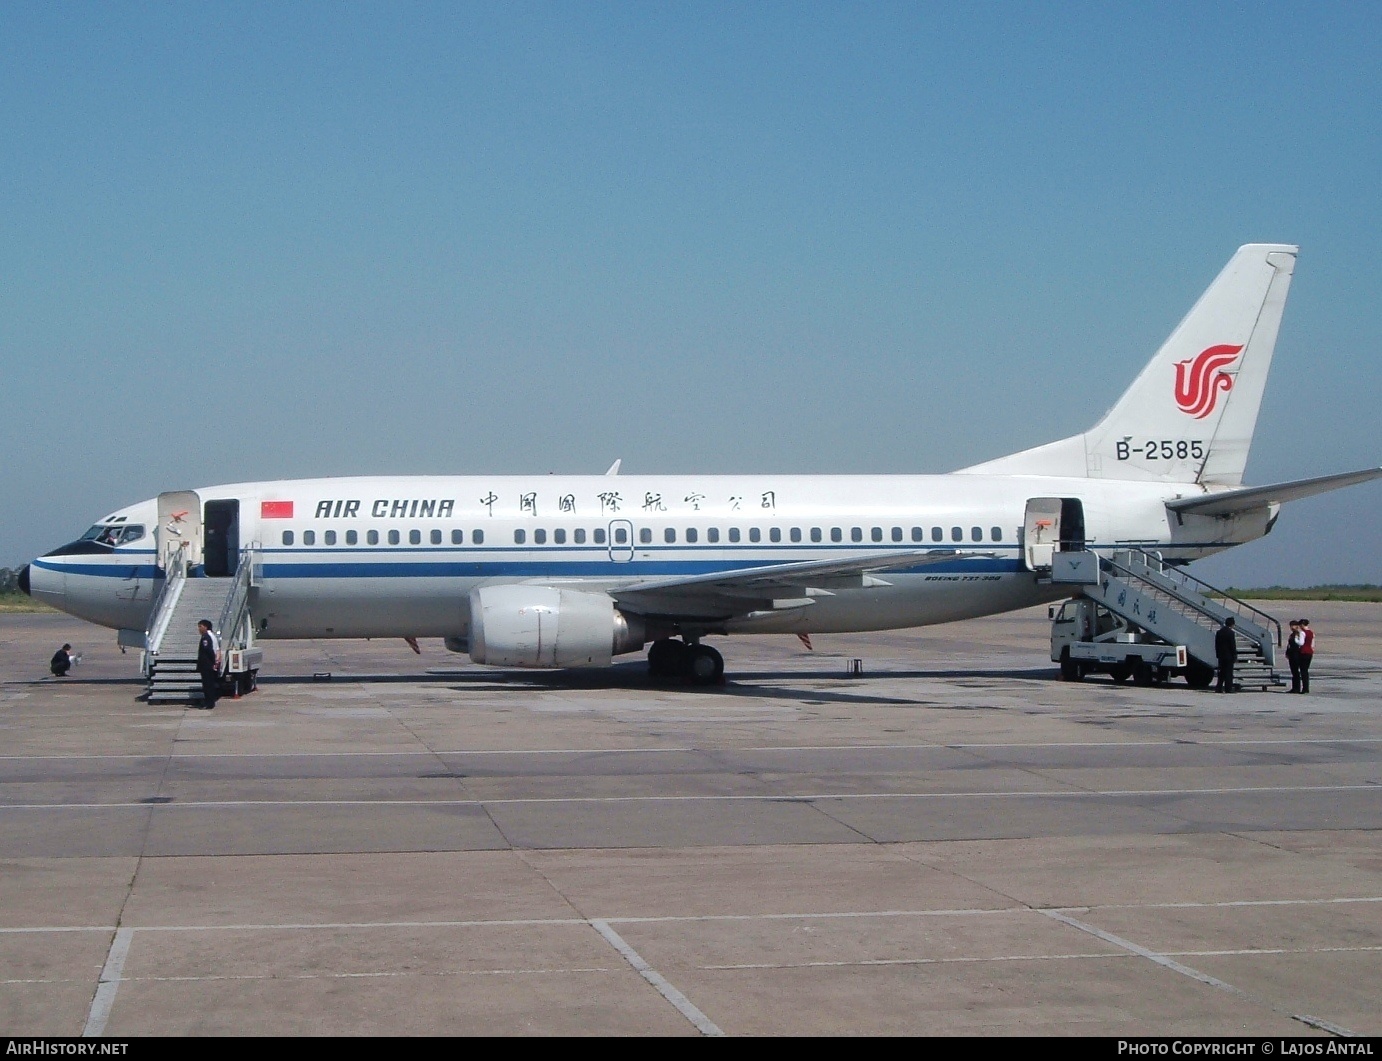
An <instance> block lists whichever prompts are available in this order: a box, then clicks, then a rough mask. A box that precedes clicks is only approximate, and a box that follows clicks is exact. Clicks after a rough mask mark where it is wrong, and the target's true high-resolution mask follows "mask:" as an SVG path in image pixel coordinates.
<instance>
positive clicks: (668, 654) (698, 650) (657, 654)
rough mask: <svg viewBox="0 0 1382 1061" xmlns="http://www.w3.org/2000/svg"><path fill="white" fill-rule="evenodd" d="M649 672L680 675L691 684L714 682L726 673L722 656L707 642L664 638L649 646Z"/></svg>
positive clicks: (655, 675) (710, 683)
mask: <svg viewBox="0 0 1382 1061" xmlns="http://www.w3.org/2000/svg"><path fill="white" fill-rule="evenodd" d="M648 674H649V675H651V676H652V677H654V678H680V679H683V680H685V681H688V682H690V683H691V684H692V685H715V684H716V683H717V682H719V681H720V680H721V679H722V678H724V676H725V658H724V656H722V655H720V654H719V653H718V652H716V651H715V650H714V649H713V648H711V647H710V646H709V645H702V644H694V645H688V644H687V643H686V642H685V641H677V640H675V639H673V638H670V637H668V638H663V639H662V640H661V641H654V642H653V643H652V646H651V647H650V648H649V649H648Z"/></svg>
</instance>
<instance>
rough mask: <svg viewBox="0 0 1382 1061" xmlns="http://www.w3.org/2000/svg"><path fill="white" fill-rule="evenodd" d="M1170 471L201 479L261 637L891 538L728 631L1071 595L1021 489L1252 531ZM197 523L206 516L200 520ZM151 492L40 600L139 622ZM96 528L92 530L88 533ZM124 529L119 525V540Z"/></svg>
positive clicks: (917, 617)
mask: <svg viewBox="0 0 1382 1061" xmlns="http://www.w3.org/2000/svg"><path fill="white" fill-rule="evenodd" d="M1200 490H1201V488H1200V487H1198V486H1195V485H1187V484H1178V483H1148V482H1125V481H1120V480H1108V479H1087V478H1080V479H1075V478H1070V479H1065V478H1052V477H1045V476H1024V475H1019V476H1012V475H982V474H966V473H958V474H950V475H898V476H881V475H879V476H874V475H858V476H819V475H811V476H802V475H749V476H554V475H548V476H491V477H485V476H467V477H448V476H406V477H378V478H338V479H311V480H295V481H274V482H261V483H240V484H234V485H228V486H221V487H212V488H208V489H201V490H198V491H196V494H197V495H198V497H199V499H200V501H201V503H202V504H203V505H205V504H206V503H208V502H215V501H224V502H231V501H233V502H238V513H237V519H236V522H235V524H234V527H233V545H234V546H235V547H237V548H240V547H245V546H251V545H252V546H254V547H255V548H256V549H257V554H258V557H259V559H260V561H261V562H262V577H260V578H259V579H257V583H258V584H257V586H256V587H255V589H254V590H253V591H252V596H251V612H252V615H253V617H254V625H255V629H256V632H257V634H258V636H260V637H263V638H314V637H389V636H408V637H457V638H464V637H465V636H466V635H467V632H468V628H469V622H470V617H469V610H468V596H469V594H470V591H471V590H472V589H474V588H476V587H478V586H483V585H488V584H500V583H514V582H533V583H539V584H542V585H546V586H553V585H559V586H567V587H578V588H582V589H589V590H592V591H596V592H598V591H601V590H608V589H611V588H617V587H619V586H621V585H627V584H629V583H632V582H637V581H640V580H646V579H649V578H655V577H664V576H676V575H694V574H698V573H703V572H712V571H727V570H733V569H736V568H748V567H759V566H763V565H770V564H781V563H790V562H792V561H805V560H821V559H832V558H843V557H849V556H851V555H861V554H864V553H878V552H880V551H886V550H899V551H900V550H927V549H937V550H946V551H950V552H954V553H955V554H956V555H955V556H954V557H953V558H951V559H949V560H946V561H944V562H942V563H937V564H931V565H926V566H917V567H915V568H910V569H909V568H902V569H898V570H890V571H887V572H886V573H884V574H883V575H882V577H880V578H877V579H871V580H869V582H870V584H868V585H866V587H865V588H859V589H852V590H847V591H841V592H839V593H834V594H830V595H825V596H821V597H819V598H818V599H816V600H815V601H814V603H813V605H812V606H811V607H807V608H798V609H794V610H792V611H790V612H784V613H781V614H771V615H765V616H761V617H758V616H755V617H751V618H747V619H740V620H736V621H733V622H731V623H727V624H725V627H724V632H736V633H737V632H764V633H767V632H799V633H808V632H832V631H833V632H839V631H851V630H878V629H889V628H900V627H910V626H921V625H926V624H931V623H940V622H949V621H952V620H955V619H964V618H970V617H973V616H979V615H988V614H993V613H997V612H1003V611H1008V610H1012V609H1016V608H1022V607H1026V606H1029V605H1032V604H1037V603H1040V602H1042V601H1046V600H1052V599H1056V598H1058V597H1061V596H1064V595H1066V592H1067V591H1066V590H1065V589H1062V588H1061V587H1059V586H1055V587H1053V586H1051V585H1050V584H1048V583H1044V582H1042V581H1039V580H1038V578H1037V576H1036V575H1035V574H1034V573H1033V572H1032V571H1031V570H1030V569H1029V568H1028V566H1027V564H1026V562H1025V559H1024V552H1023V537H1024V535H1023V529H1024V514H1025V512H1026V505H1027V501H1028V500H1029V499H1030V498H1041V497H1056V498H1074V499H1078V500H1079V501H1080V503H1081V505H1082V508H1083V517H1084V538H1085V539H1086V540H1088V541H1089V542H1090V543H1091V544H1092V545H1094V546H1096V547H1113V546H1115V545H1118V544H1120V543H1128V544H1137V545H1141V546H1143V547H1147V548H1154V549H1158V550H1161V551H1162V553H1163V555H1164V556H1165V557H1166V559H1168V560H1172V561H1178V562H1183V561H1188V560H1192V559H1195V558H1196V557H1200V556H1204V555H1207V554H1209V553H1212V552H1216V551H1218V550H1220V549H1223V548H1226V547H1228V546H1230V545H1234V544H1238V543H1240V542H1243V541H1248V540H1251V539H1253V538H1256V537H1260V536H1261V535H1262V534H1264V533H1266V531H1267V530H1268V529H1269V519H1268V515H1267V513H1266V511H1265V510H1263V511H1262V512H1260V513H1256V514H1253V515H1252V517H1251V518H1230V519H1224V518H1210V517H1186V518H1185V519H1184V520H1178V519H1177V518H1176V517H1174V516H1168V513H1167V510H1166V508H1165V506H1164V502H1165V501H1166V500H1168V499H1171V498H1175V497H1179V496H1182V495H1184V494H1187V493H1199V492H1200ZM197 516H198V518H199V517H200V513H198V514H197ZM158 522H159V519H158V503H157V502H156V501H153V500H150V501H145V502H141V503H139V504H137V505H132V506H130V507H128V508H125V509H121V510H120V511H119V512H115V513H112V514H111V515H110V516H108V517H106V518H105V520H103V521H102V523H101V524H100V525H98V526H101V525H107V526H110V525H116V524H119V525H124V526H127V527H131V526H139V527H142V528H145V533H144V534H143V535H142V536H140V537H137V538H134V539H133V540H128V541H121V542H120V543H119V544H117V545H115V546H114V547H111V548H108V549H106V548H101V549H96V548H87V549H84V550H82V551H79V552H76V553H68V554H64V549H66V548H67V547H64V549H60V550H56V551H55V553H54V554H50V555H49V556H46V557H42V558H40V559H38V560H35V561H34V562H33V564H32V565H31V571H30V582H31V592H32V594H33V595H34V596H35V597H37V598H38V599H40V600H44V601H46V602H48V603H50V604H53V605H54V606H56V607H58V608H61V609H62V610H64V611H66V612H69V613H71V614H73V615H77V616H80V617H82V618H84V619H88V620H90V621H92V622H95V623H99V624H101V625H104V626H109V627H114V628H117V629H125V630H139V631H142V630H143V629H144V628H145V624H146V620H147V618H148V614H149V610H150V607H151V603H152V600H153V598H154V597H155V596H156V595H157V591H158V588H159V586H160V585H161V582H162V579H163V575H162V571H161V570H160V569H159V566H158V556H159V551H158V550H159V542H160V541H162V540H164V538H165V536H166V531H165V530H164V529H163V528H160V527H159V526H158ZM95 529H96V528H93V530H95ZM127 537H128V535H127Z"/></svg>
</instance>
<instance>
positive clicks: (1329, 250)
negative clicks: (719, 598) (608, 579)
mask: <svg viewBox="0 0 1382 1061" xmlns="http://www.w3.org/2000/svg"><path fill="white" fill-rule="evenodd" d="M0 99H3V100H4V101H5V105H4V106H3V107H0V144H3V145H4V146H3V149H2V150H0V187H3V189H4V194H3V195H0V383H3V392H4V396H5V403H4V412H3V415H0V454H2V455H3V465H2V467H3V472H0V476H2V477H3V482H2V483H0V485H2V486H3V493H2V494H0V496H2V497H3V507H0V564H5V565H11V566H13V565H16V564H18V563H21V562H23V561H25V560H27V559H29V558H30V557H31V556H33V555H35V554H37V553H39V552H42V551H45V550H46V549H48V548H51V547H52V546H54V545H57V544H59V543H61V542H63V541H66V540H68V539H70V538H72V537H73V536H74V535H75V534H76V533H78V532H80V531H81V530H83V529H84V528H85V527H86V526H87V525H88V524H89V523H90V522H91V521H92V520H93V519H95V518H96V517H98V516H100V515H102V514H103V513H104V512H106V511H108V510H110V509H112V508H115V507H117V506H119V505H122V504H125V503H128V502H131V501H133V500H137V499H139V498H143V497H149V496H152V495H153V494H156V493H157V492H158V491H159V490H162V489H170V488H177V487H185V486H200V485H207V484H211V483H216V482H227V481H233V480H240V479H262V478H279V477H293V476H308V475H335V474H355V473H388V472H400V473H421V472H439V473H468V472H477V473H478V472H523V471H537V472H545V471H559V472H581V471H591V472H599V471H603V470H604V468H605V467H606V466H607V465H608V464H609V462H610V461H611V460H613V459H614V458H615V457H622V458H623V459H624V468H625V470H626V471H628V472H635V471H637V472H645V471H647V472H656V471H666V472H687V471H707V472H729V471H760V470H763V471H767V470H775V471H802V472H809V471H823V472H907V471H922V472H929V471H948V470H950V469H952V468H955V467H960V466H963V465H966V464H971V463H975V462H977V461H980V460H983V459H987V458H989V457H993V456H996V455H999V454H1001V453H1004V452H1008V451H1012V450H1016V449H1020V448H1023V447H1026V446H1029V445H1034V444H1037V443H1040V442H1043V441H1048V440H1050V439H1053V438H1056V437H1059V436H1062V435H1065V434H1069V433H1072V432H1074V431H1078V430H1082V429H1084V428H1085V427H1087V426H1089V424H1091V423H1092V422H1093V421H1094V420H1095V419H1097V417H1098V416H1099V415H1101V414H1102V412H1103V411H1104V410H1105V409H1106V408H1107V407H1108V406H1109V405H1111V404H1112V403H1113V401H1114V400H1115V399H1116V398H1117V396H1118V394H1119V393H1120V392H1121V391H1122V389H1123V388H1124V387H1125V386H1126V385H1127V383H1129V382H1130V381H1131V380H1132V378H1133V377H1134V376H1135V375H1136V373H1137V371H1138V370H1139V369H1140V368H1141V366H1142V364H1143V363H1144V362H1145V360H1146V359H1147V358H1148V357H1149V356H1150V355H1151V353H1152V352H1153V351H1154V350H1155V349H1156V347H1157V345H1158V344H1159V343H1160V341H1161V340H1162V338H1164V337H1165V335H1166V334H1167V333H1168V332H1169V331H1170V329H1171V328H1172V327H1173V326H1174V325H1175V323H1176V322H1177V321H1178V320H1179V319H1180V317H1181V316H1182V315H1183V314H1184V313H1185V311H1186V310H1187V309H1188V308H1189V306H1190V305H1191V303H1192V302H1193V301H1194V299H1195V298H1196V297H1197V296H1198V294H1199V293H1200V291H1201V290H1202V289H1203V288H1204V287H1205V286H1206V285H1207V284H1208V282H1209V281H1210V280H1211V279H1212V278H1213V277H1214V275H1215V274H1216V273H1217V272H1218V270H1219V269H1220V268H1221V267H1222V265H1223V264H1224V263H1225V262H1226V261H1227V260H1228V258H1229V257H1230V255H1231V254H1232V253H1233V251H1234V249H1235V248H1236V247H1237V246H1238V245H1239V244H1241V243H1245V242H1259V241H1268V242H1275V241H1282V242H1296V243H1299V244H1301V247H1302V254H1301V260H1300V264H1299V266H1298V268H1297V271H1296V279H1295V283H1294V286H1293V288H1292V292H1291V300H1290V303H1289V304H1288V306H1287V310H1286V319H1285V323H1284V326H1283V329H1282V335H1281V341H1280V343H1279V345H1278V348H1277V360H1276V364H1275V367H1274V369H1273V374H1272V378H1271V380H1270V382H1269V384H1268V390H1267V395H1266V399H1265V401H1264V405H1263V411H1262V418H1261V420H1260V422H1259V431H1258V438H1257V442H1256V444H1255V446H1254V450H1253V457H1252V460H1251V462H1250V464H1249V469H1248V478H1249V481H1251V482H1259V483H1260V482H1271V481H1276V480H1280V479H1287V478H1295V477H1302V476H1309V475H1317V474H1325V473H1328V472H1333V471H1342V470H1346V469H1352V468H1358V467H1365V466H1368V465H1374V464H1378V463H1382V445H1379V442H1378V431H1377V409H1378V398H1379V395H1382V387H1380V386H1379V380H1380V378H1382V367H1379V358H1378V356H1377V355H1378V351H1379V348H1382V309H1379V300H1378V299H1377V297H1376V292H1377V291H1378V290H1379V288H1380V287H1382V284H1379V280H1382V254H1379V250H1378V246H1377V243H1378V240H1379V237H1382V225H1379V221H1382V200H1380V199H1379V194H1378V188H1379V184H1380V183H1382V181H1380V180H1379V178H1382V165H1380V164H1379V163H1382V151H1380V150H1379V148H1380V147H1382V143H1380V140H1382V123H1379V121H1378V115H1379V113H1382V110H1380V109H1379V104H1382V9H1378V8H1376V7H1375V6H1373V5H1366V4H1338V5H1335V4H1316V5H1308V6H1307V5H1288V4H1273V3H1264V4H1246V3H1244V4H1203V3H1195V4H1174V3H1167V4H1156V5H1150V4H1149V5H1136V6H1127V5H1109V4H1088V5H1080V4H1064V5H1050V4H1040V5H1021V4H1015V3H1013V4H988V5H984V4H957V5H947V4H943V3H928V4H901V5H894V4H884V3H871V4H811V3H794V4H771V3H753V4H708V3H707V4H674V3H660V4H648V3H634V4H615V3H606V4H522V3H504V4H495V5H482V4H404V3H389V4H383V3H380V4H351V3H331V4H321V5H317V4H268V5H259V4H249V3H235V4H196V5H193V4H187V5H167V4H149V5H141V4H62V3H42V4H38V3H23V2H11V3H7V4H5V5H4V6H3V7H0ZM1380 511H1382V486H1379V485H1377V484H1373V485H1369V486H1366V487H1361V488H1355V489H1353V490H1349V491H1345V492H1342V493H1339V494H1336V495H1330V496H1327V497H1324V498H1320V499H1315V500H1310V501H1305V502H1300V503H1296V504H1293V505H1291V506H1289V507H1288V508H1287V510H1286V512H1285V515H1283V517H1282V518H1281V520H1280V522H1279V524H1278V527H1277V530H1276V531H1275V532H1274V533H1273V534H1272V535H1271V536H1270V537H1269V538H1267V539H1265V540H1264V541H1262V542H1259V543H1254V544H1253V545H1250V546H1247V547H1244V548H1242V549H1239V550H1236V551H1234V552H1233V553H1230V554H1228V555H1227V556H1224V557H1221V558H1215V559H1213V560H1211V561H1207V562H1205V563H1204V564H1202V565H1197V570H1202V571H1203V573H1204V574H1205V576H1206V577H1211V576H1212V577H1217V578H1221V579H1224V580H1231V581H1239V582H1244V581H1246V582H1249V583H1251V584H1269V583H1286V584H1302V583H1310V582H1315V581H1347V582H1365V581H1366V582H1382V559H1379V558H1382V527H1380V526H1379V519H1378V516H1379V512H1380Z"/></svg>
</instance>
